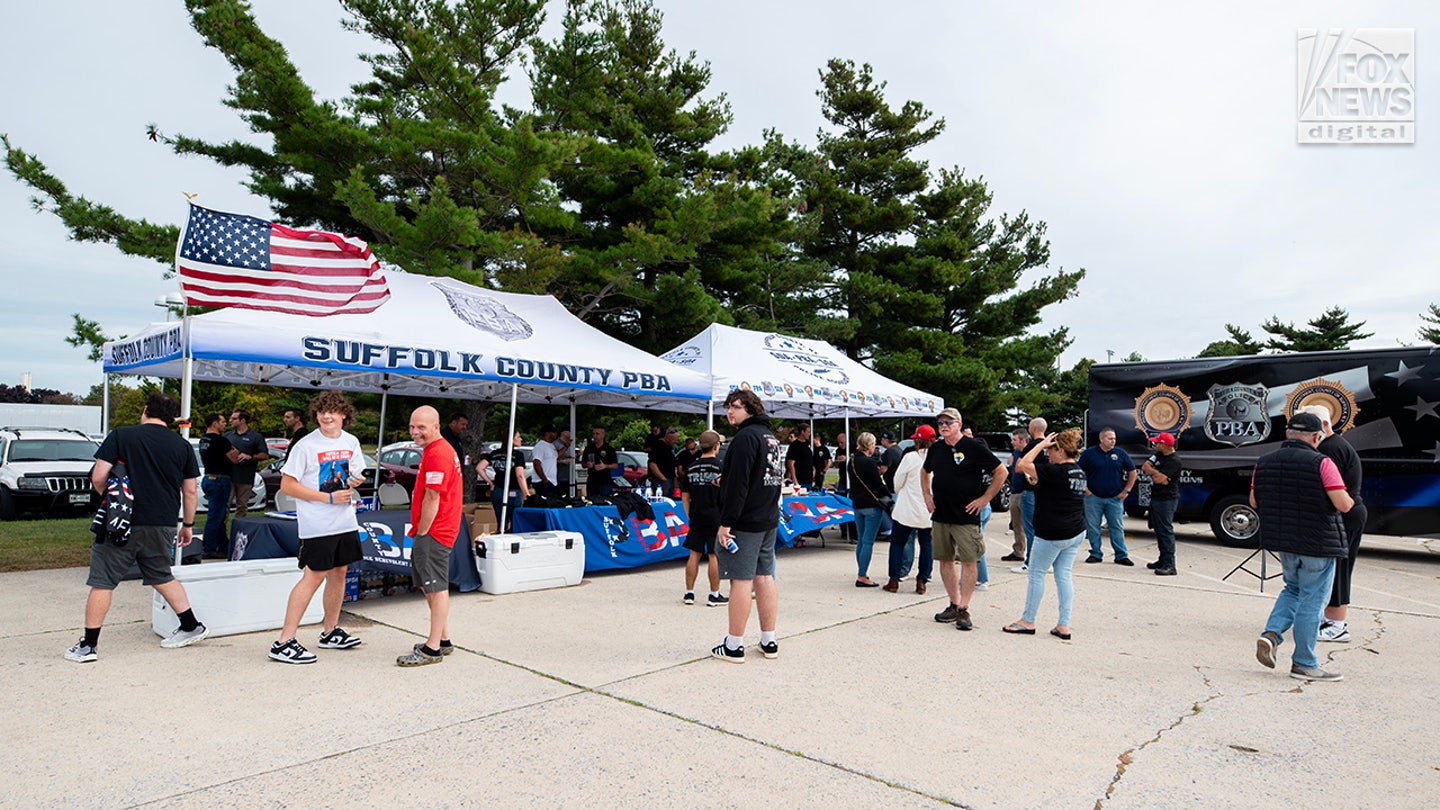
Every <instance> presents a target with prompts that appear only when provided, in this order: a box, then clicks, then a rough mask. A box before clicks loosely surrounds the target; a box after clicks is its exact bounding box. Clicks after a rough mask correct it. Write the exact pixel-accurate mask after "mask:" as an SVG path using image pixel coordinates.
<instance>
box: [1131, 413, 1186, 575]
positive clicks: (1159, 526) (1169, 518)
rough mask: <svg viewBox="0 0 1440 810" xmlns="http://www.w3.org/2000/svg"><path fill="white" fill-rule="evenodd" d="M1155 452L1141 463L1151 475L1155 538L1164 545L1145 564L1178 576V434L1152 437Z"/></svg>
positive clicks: (1143, 468) (1151, 512)
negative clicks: (1176, 533) (1176, 447)
mask: <svg viewBox="0 0 1440 810" xmlns="http://www.w3.org/2000/svg"><path fill="white" fill-rule="evenodd" d="M1150 445H1151V446H1152V447H1154V448H1155V455H1153V456H1151V457H1150V458H1148V459H1146V461H1145V463H1144V464H1142V465H1141V466H1140V469H1141V471H1142V472H1144V473H1145V474H1146V475H1148V476H1150V522H1151V523H1153V524H1154V525H1155V541H1156V542H1157V543H1158V544H1159V546H1160V559H1158V560H1156V561H1155V562H1153V563H1148V564H1147V565H1146V566H1145V567H1146V568H1149V569H1150V570H1152V571H1154V572H1155V575H1156V576H1161V577H1173V576H1175V508H1176V507H1177V506H1179V505H1180V470H1181V469H1183V466H1184V465H1182V464H1181V462H1180V455H1179V454H1178V453H1176V452H1175V437H1174V436H1173V435H1171V434H1169V433H1161V434H1160V435H1159V436H1156V437H1155V438H1153V439H1151V440H1150Z"/></svg>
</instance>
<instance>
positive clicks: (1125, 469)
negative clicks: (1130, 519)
mask: <svg viewBox="0 0 1440 810" xmlns="http://www.w3.org/2000/svg"><path fill="white" fill-rule="evenodd" d="M1076 463H1077V464H1079V465H1080V469H1082V470H1084V471H1085V480H1086V481H1087V482H1088V483H1089V486H1088V488H1087V489H1086V490H1085V535H1086V537H1087V538H1088V539H1089V540H1090V556H1089V557H1088V558H1087V559H1086V560H1085V562H1087V563H1098V562H1101V561H1102V560H1104V559H1105V557H1104V555H1103V554H1102V553H1101V552H1102V549H1101V547H1100V520H1101V519H1102V518H1103V519H1104V520H1105V522H1106V523H1107V524H1109V526H1110V548H1111V550H1112V551H1114V552H1115V564H1116V565H1134V564H1135V563H1133V562H1131V560H1130V552H1129V551H1128V550H1127V549H1126V548H1125V525H1124V521H1125V498H1126V497H1127V496H1129V494H1130V490H1132V489H1134V488H1135V478H1136V476H1137V475H1138V473H1137V472H1136V471H1135V462H1134V461H1132V460H1131V459H1130V454H1129V453H1127V452H1125V451H1124V450H1122V449H1121V448H1119V447H1116V446H1115V430H1114V429H1113V428H1108V427H1107V428H1103V429H1101V431H1100V436H1099V444H1097V445H1094V446H1091V447H1087V448H1085V452H1083V453H1081V454H1080V458H1078V459H1076Z"/></svg>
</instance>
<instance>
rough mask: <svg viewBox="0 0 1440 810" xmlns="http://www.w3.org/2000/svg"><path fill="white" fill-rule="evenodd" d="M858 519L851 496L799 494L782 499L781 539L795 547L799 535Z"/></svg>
mask: <svg viewBox="0 0 1440 810" xmlns="http://www.w3.org/2000/svg"><path fill="white" fill-rule="evenodd" d="M853 522H855V510H854V508H853V507H852V506H851V504H850V499H849V498H845V497H841V496H839V495H798V496H794V497H788V498H782V499H781V501H780V526H779V530H778V531H777V532H776V533H775V539H776V541H777V542H779V543H782V544H784V545H786V546H793V545H794V544H795V538H797V537H799V536H800V535H802V534H805V533H806V532H813V531H816V530H818V529H823V528H825V527H826V526H839V525H840V524H841V523H853Z"/></svg>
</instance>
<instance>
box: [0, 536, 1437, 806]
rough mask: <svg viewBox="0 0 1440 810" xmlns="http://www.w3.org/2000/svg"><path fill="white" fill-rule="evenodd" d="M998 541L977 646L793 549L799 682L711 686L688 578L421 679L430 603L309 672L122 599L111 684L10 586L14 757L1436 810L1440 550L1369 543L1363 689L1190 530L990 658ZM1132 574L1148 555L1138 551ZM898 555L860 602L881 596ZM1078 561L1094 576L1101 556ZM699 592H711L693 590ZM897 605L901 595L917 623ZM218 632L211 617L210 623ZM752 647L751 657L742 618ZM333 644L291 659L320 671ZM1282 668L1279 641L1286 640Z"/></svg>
mask: <svg viewBox="0 0 1440 810" xmlns="http://www.w3.org/2000/svg"><path fill="white" fill-rule="evenodd" d="M1001 528H1003V523H1002V524H1000V525H999V526H997V525H995V524H992V526H991V530H990V533H989V540H990V549H991V553H990V556H989V560H990V562H991V563H992V565H991V588H990V590H988V591H985V592H980V593H977V594H976V595H975V599H974V600H973V602H972V604H971V613H972V615H973V617H974V621H975V630H974V631H972V632H969V633H965V632H960V631H957V630H956V629H955V628H954V626H953V625H941V624H937V623H936V622H934V621H933V620H932V618H931V616H932V614H934V613H935V612H936V611H938V610H940V609H941V608H943V607H944V605H945V597H944V589H943V588H942V587H940V583H939V581H938V577H937V579H936V581H935V582H934V583H932V587H931V589H930V593H929V595H928V596H925V597H920V596H916V595H915V594H914V592H913V583H912V582H910V581H907V582H906V583H905V587H904V588H902V592H901V593H899V594H889V593H885V592H883V591H881V590H879V589H863V590H862V589H856V588H854V587H853V585H852V584H851V583H852V581H853V578H854V574H855V560H854V554H853V547H851V546H848V545H845V544H843V543H840V542H838V541H836V540H834V539H833V537H834V533H833V532H828V533H827V538H830V539H828V543H827V547H826V548H819V547H814V546H812V547H810V548H805V549H798V550H782V551H781V553H780V557H779V575H780V594H781V596H780V627H779V631H780V658H779V659H777V660H765V659H763V658H761V657H760V656H759V655H758V654H755V652H754V650H753V647H752V648H751V655H750V656H749V657H750V659H751V660H748V661H747V662H746V663H745V664H744V665H743V666H735V665H731V664H725V663H722V662H718V661H713V660H710V659H708V658H707V657H706V656H707V653H708V649H709V648H710V646H712V645H714V644H715V643H716V642H717V641H718V640H719V638H720V637H721V635H722V634H723V633H724V625H725V615H724V611H723V610H714V609H709V608H707V607H705V606H703V605H695V606H691V607H686V606H684V605H682V604H681V603H680V595H681V592H682V590H683V588H682V579H683V572H682V569H681V568H680V566H679V565H678V564H668V565H661V566H655V567H651V568H647V569H642V570H636V571H630V572H617V573H606V574H599V575H592V576H588V577H586V579H585V581H584V582H583V583H582V584H581V585H580V586H577V587H573V588H567V589H562V590H555V591H542V592H533V593H524V594H510V595H504V596H491V595H487V594H480V593H476V594H454V595H453V597H452V616H451V628H452V635H453V637H454V640H455V643H456V644H457V645H459V646H460V648H461V649H459V650H458V651H457V653H456V654H455V655H452V656H450V657H449V658H447V659H446V661H445V663H443V664H440V665H435V666H429V667H421V668H417V669H401V668H398V667H396V666H395V665H394V659H395V656H396V655H398V654H400V653H403V652H405V651H406V650H407V649H408V648H409V647H410V646H411V645H412V644H413V643H414V642H415V641H417V640H419V639H421V638H422V637H423V633H424V632H425V627H426V621H427V620H426V610H425V603H424V600H423V598H422V597H421V596H420V595H419V594H409V595H401V596H393V597H388V598H379V599H368V600H364V601H361V602H358V603H352V604H350V605H347V611H348V615H346V616H345V617H344V619H343V624H344V626H345V627H346V628H347V629H348V630H350V631H351V632H354V633H356V634H358V635H360V636H362V637H363V638H364V640H365V644H364V645H363V646H361V647H359V648H357V649H354V650H348V651H326V650H317V651H316V652H317V654H318V655H319V656H320V661H319V662H318V663H317V664H315V665H311V666H305V667H295V666H285V665H282V664H277V663H273V662H270V661H269V660H267V658H266V657H265V652H266V648H267V647H268V645H269V643H270V641H271V639H272V638H273V637H274V634H273V633H253V634H248V635H240V636H227V637H221V638H215V639H208V640H206V641H204V642H201V643H199V644H197V645H194V646H192V647H189V648H184V649H179V650H164V649H161V648H160V646H159V637H158V636H156V635H155V634H154V633H153V632H152V631H151V629H150V599H151V593H152V591H151V590H150V589H148V588H144V587H142V586H140V585H139V584H138V583H134V582H127V583H123V584H122V585H121V587H120V588H119V589H118V590H117V591H116V594H115V604H114V607H113V608H112V610H111V614H110V618H109V621H108V623H107V626H106V629H105V631H104V634H103V636H102V637H101V643H100V646H99V652H100V660H99V661H98V662H96V663H93V664H83V665H78V664H74V663H71V662H68V661H65V660H64V659H63V658H62V657H61V654H62V653H63V651H64V650H65V648H66V647H68V646H69V645H70V644H72V643H74V641H75V639H76V638H77V637H78V636H79V634H80V630H81V624H82V621H81V619H82V608H83V602H84V597H85V591H86V589H85V587H84V579H85V574H84V572H83V570H81V569H65V570H56V571H35V572H27V573H18V574H3V575H0V583H3V587H0V617H3V619H0V622H3V625H0V626H3V631H0V650H3V654H0V671H3V673H4V683H5V689H4V690H3V694H4V697H3V701H4V702H3V704H0V739H3V740H4V741H5V742H6V752H5V754H6V757H7V758H8V759H9V761H10V765H9V767H8V768H7V770H8V771H9V772H10V773H11V774H12V776H11V777H9V778H7V780H6V782H7V789H6V790H5V791H4V793H3V794H0V805H5V806H14V807H59V806H74V805H82V806H94V807H137V806H145V807H151V806H155V807H246V808H248V807H256V806H269V807H302V806H303V807H338V806H345V805H354V804H357V803H359V804H389V803H399V802H407V803H409V802H417V803H424V804H430V805H437V806H466V805H470V806H486V807H531V806H534V807H555V806H562V807H579V806H587V807H590V806H614V807H739V806H743V805H750V806H754V805H756V804H760V803H765V804H769V805H772V806H789V807H820V806H826V807H858V806H883V807H887V808H888V807H937V806H961V807H975V808H1011V807H1015V808H1029V807H1040V806H1048V807H1074V808H1081V807H1083V808H1092V807H1095V808H1107V809H1110V810H1113V809H1124V808H1150V807H1176V806H1192V807H1221V806H1225V807H1262V806H1264V807H1277V806H1320V807H1385V808H1408V807H1414V808H1421V807H1424V808H1430V807H1434V806H1435V805H1436V804H1437V802H1440V754H1437V751H1440V746H1437V745H1436V743H1435V740H1436V733H1435V729H1436V728H1437V727H1440V678H1437V677H1436V676H1435V674H1434V669H1433V668H1432V667H1434V665H1435V660H1436V650H1437V649H1440V646H1437V643H1436V637H1437V631H1440V559H1437V558H1436V556H1435V555H1434V554H1433V553H1431V552H1432V551H1440V548H1436V547H1434V546H1431V545H1427V544H1425V543H1422V542H1420V541H1416V540H1405V539H1400V538H1381V537H1375V538H1368V537H1367V538H1366V545H1365V547H1363V550H1362V556H1361V559H1360V568H1359V569H1358V570H1357V573H1356V586H1355V595H1354V603H1355V604H1354V605H1353V606H1352V608H1351V634H1352V637H1353V639H1354V640H1353V641H1352V642H1351V643H1349V644H1327V645H1321V649H1320V655H1321V661H1322V665H1324V666H1327V667H1332V668H1335V669H1338V670H1339V671H1341V672H1343V673H1344V674H1345V681H1343V682H1341V683H1335V684H1310V683H1306V682H1302V681H1297V680H1293V679H1291V678H1290V677H1288V665H1289V660H1290V656H1289V652H1290V647H1289V645H1288V643H1287V645H1286V646H1284V647H1282V648H1281V653H1280V659H1281V660H1280V662H1279V667H1278V668H1277V669H1275V670H1268V669H1265V668H1263V667H1261V666H1260V665H1259V664H1258V663H1256V661H1255V657H1254V639H1255V636H1256V635H1257V633H1258V632H1259V630H1260V629H1261V627H1262V625H1263V622H1264V619H1265V616H1266V615H1267V614H1268V612H1269V608H1270V605H1271V603H1272V602H1273V598H1274V595H1275V593H1276V591H1277V590H1278V589H1279V587H1280V581H1279V580H1278V579H1276V580H1272V581H1271V582H1269V583H1267V584H1266V593H1265V594H1263V595H1262V594H1260V593H1259V592H1258V590H1257V587H1256V586H1257V584H1258V583H1257V580H1255V579H1253V578H1251V577H1248V576H1246V575H1245V574H1244V573H1243V572H1242V573H1239V574H1237V575H1235V576H1234V577H1231V578H1230V580H1229V581H1222V580H1221V577H1223V576H1224V575H1225V574H1226V573H1227V572H1229V571H1230V570H1231V569H1232V568H1233V567H1234V566H1235V565H1236V564H1237V563H1239V562H1240V560H1242V559H1243V558H1244V557H1245V555H1246V554H1247V553H1248V552H1244V551H1241V550H1236V549H1227V548H1223V547H1221V546H1219V545H1218V544H1216V543H1215V542H1214V541H1213V540H1211V539H1210V538H1209V536H1208V532H1202V531H1201V530H1200V529H1199V528H1198V527H1183V526H1182V527H1181V532H1182V534H1181V538H1180V540H1181V542H1180V546H1179V553H1178V558H1179V567H1180V571H1181V574H1180V576H1177V577H1169V578H1159V577H1155V576H1153V575H1152V574H1151V573H1150V572H1149V571H1147V570H1146V569H1145V568H1144V567H1143V565H1139V566H1136V567H1134V568H1124V567H1121V566H1116V565H1113V564H1111V563H1110V562H1109V561H1108V553H1109V549H1108V548H1107V549H1106V553H1107V562H1106V563H1104V564H1102V565H1085V564H1077V565H1076V566H1075V576H1076V603H1075V612H1074V618H1073V620H1072V625H1073V627H1074V640H1073V641H1069V642H1063V641H1060V640H1059V639H1056V638H1053V637H1051V636H1049V635H1046V634H1045V633H1044V631H1045V630H1047V629H1048V628H1049V627H1050V626H1052V625H1053V623H1054V620H1055V610H1056V602H1055V595H1054V589H1053V582H1052V583H1051V587H1050V588H1049V590H1048V591H1047V594H1046V598H1045V602H1044V603H1043V605H1042V607H1041V611H1040V617H1039V620H1038V625H1039V627H1040V629H1041V633H1039V634H1038V635H1036V636H1011V635H1006V634H1004V633H1001V632H1000V627H1001V626H1002V625H1004V624H1006V623H1007V622H1010V621H1013V620H1014V619H1016V618H1018V617H1019V615H1020V611H1021V608H1022V606H1023V603H1024V594H1025V578H1024V576H1023V575H1021V574H1013V573H1011V572H1010V570H1009V567H1008V565H1007V564H1003V563H1000V561H999V557H1000V555H1001V554H1003V553H1005V550H1006V549H1007V548H1008V546H1009V543H1008V538H1003V537H1002V534H1003V533H1002V532H1001V531H1000V529H1001ZM1127 528H1129V529H1130V531H1129V532H1128V534H1129V536H1130V537H1131V538H1132V540H1131V549H1132V554H1133V556H1134V557H1135V559H1136V560H1137V562H1140V563H1143V562H1146V561H1148V560H1152V559H1154V557H1155V552H1154V546H1155V543H1154V538H1153V535H1152V534H1150V533H1149V532H1148V531H1147V530H1145V529H1144V527H1143V526H1142V525H1140V524H1139V523H1133V522H1132V524H1131V525H1130V526H1128V527H1127ZM886 551H887V546H886V545H885V544H883V543H882V544H877V546H876V554H875V558H874V561H873V562H872V563H871V568H870V573H871V575H872V576H874V577H876V578H877V579H879V578H882V577H883V576H884V569H885V552H886ZM1082 559H1083V555H1082ZM702 585H703V576H702ZM906 591H909V592H908V593H907V592H906ZM200 619H201V620H202V621H203V620H204V616H203V615H202V616H200ZM750 630H751V632H750V635H749V637H748V638H747V640H748V641H749V642H750V643H751V644H752V645H753V644H754V643H755V641H756V640H757V637H758V628H757V627H756V626H755V623H754V621H753V619H752V622H751V625H750ZM317 632H318V629H317V628H315V627H306V628H302V630H301V638H302V641H306V642H307V643H309V646H310V647H311V649H314V645H313V636H314V635H315V634H316V633H317ZM1287 641H1288V639H1287Z"/></svg>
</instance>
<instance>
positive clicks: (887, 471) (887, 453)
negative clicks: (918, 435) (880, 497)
mask: <svg viewBox="0 0 1440 810" xmlns="http://www.w3.org/2000/svg"><path fill="white" fill-rule="evenodd" d="M880 446H881V447H882V448H884V449H883V450H881V451H880V460H879V462H877V467H878V468H879V470H880V475H881V477H882V478H884V479H885V486H886V487H887V488H888V489H889V490H890V491H891V492H894V491H895V471H896V470H898V469H900V458H901V457H902V456H904V455H905V454H904V452H902V451H901V450H900V445H898V444H896V443H895V431H893V430H882V431H880Z"/></svg>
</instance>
